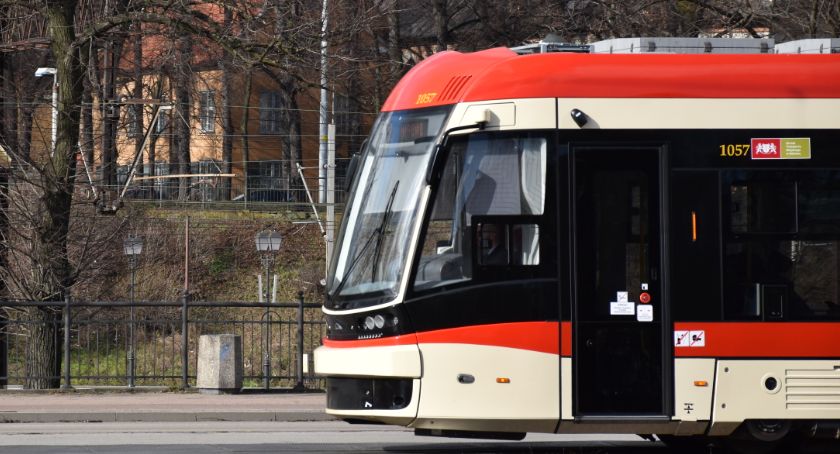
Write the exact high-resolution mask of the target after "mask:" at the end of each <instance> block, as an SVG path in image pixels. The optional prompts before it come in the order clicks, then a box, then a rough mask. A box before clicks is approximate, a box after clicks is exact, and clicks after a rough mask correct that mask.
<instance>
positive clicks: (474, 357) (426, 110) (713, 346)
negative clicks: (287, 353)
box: [315, 48, 840, 450]
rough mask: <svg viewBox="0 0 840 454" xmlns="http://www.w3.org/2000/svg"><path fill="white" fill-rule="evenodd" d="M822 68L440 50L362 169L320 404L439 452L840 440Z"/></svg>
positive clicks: (832, 88)
mask: <svg viewBox="0 0 840 454" xmlns="http://www.w3.org/2000/svg"><path fill="white" fill-rule="evenodd" d="M838 81H840V55H772V54H771V55H766V54H765V55H746V54H745V55H714V54H713V55H703V54H699V55H687V54H646V55H618V54H615V55H606V54H585V53H568V52H564V53H539V54H533V55H520V54H518V53H516V52H514V51H512V50H510V49H506V48H499V49H491V50H486V51H482V52H475V53H469V54H462V53H458V52H442V53H439V54H436V55H434V56H432V57H431V58H428V59H426V60H424V61H423V62H421V63H420V64H418V65H417V66H416V67H415V68H413V69H412V70H411V71H410V72H409V73H408V74H407V75H406V76H405V77H404V78H403V79H402V81H401V82H400V83H399V84H398V85H397V86H396V87H395V88H394V90H393V92H392V93H391V95H390V97H389V98H388V100H387V102H386V103H385V105H384V108H383V109H382V113H381V115H380V117H379V119H378V120H377V122H376V124H375V126H374V128H373V131H372V133H371V136H370V138H369V140H368V141H367V143H366V146H365V148H364V150H363V151H362V153H361V154H360V156H359V159H358V165H357V167H356V170H355V172H354V174H355V177H354V180H353V186H352V195H351V197H350V199H349V201H348V203H347V205H346V211H345V214H344V217H343V221H342V227H341V231H340V234H339V238H338V241H337V246H336V253H335V256H334V257H333V259H332V264H331V271H330V273H329V276H328V283H327V293H328V295H327V298H326V302H325V304H324V312H325V314H326V318H327V324H328V334H327V337H326V339H325V340H324V342H323V346H321V347H320V348H318V349H317V350H316V352H315V369H316V372H317V373H318V374H320V375H322V376H324V377H326V382H327V388H328V390H327V407H328V410H327V411H328V412H329V413H330V414H333V415H335V416H337V417H339V418H342V419H346V420H349V421H368V422H384V423H389V424H400V425H405V426H408V427H412V428H414V429H416V431H417V433H418V434H426V435H441V436H479V437H488V438H493V437H502V438H511V437H513V438H515V437H521V436H523V434H524V433H526V432H548V433H555V432H556V433H584V432H585V433H598V432H604V433H638V434H657V435H660V438H662V439H664V440H666V441H668V442H671V443H680V442H704V443H705V442H708V441H709V440H712V441H714V440H722V439H738V440H741V441H744V442H745V443H748V444H747V446H750V445H749V444H750V443H751V444H752V446H751V447H754V448H757V449H761V450H763V449H765V448H770V447H774V446H776V445H777V444H779V443H782V442H784V441H785V440H789V439H791V438H793V437H799V436H802V435H814V434H816V435H819V434H821V433H832V434H833V433H835V432H836V431H837V430H838V429H840V83H838Z"/></svg>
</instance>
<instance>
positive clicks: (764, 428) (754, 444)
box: [725, 419, 801, 454]
mask: <svg viewBox="0 0 840 454" xmlns="http://www.w3.org/2000/svg"><path fill="white" fill-rule="evenodd" d="M798 435H801V434H800V432H799V431H798V430H797V428H796V427H794V425H793V423H792V422H791V421H788V420H779V419H766V420H750V421H744V423H743V424H741V425H740V426H739V427H738V429H737V430H735V432H734V433H733V434H732V435H730V436H729V438H727V439H726V442H725V447H726V448H727V450H728V451H731V452H733V453H737V454H770V453H788V452H791V451H790V450H791V448H795V447H796V444H797V442H799V441H800V438H801V437H800V436H798Z"/></svg>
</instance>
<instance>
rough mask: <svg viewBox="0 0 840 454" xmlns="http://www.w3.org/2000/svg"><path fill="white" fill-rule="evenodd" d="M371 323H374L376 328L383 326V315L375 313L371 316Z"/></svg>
mask: <svg viewBox="0 0 840 454" xmlns="http://www.w3.org/2000/svg"><path fill="white" fill-rule="evenodd" d="M373 324H374V325H376V327H377V328H379V329H382V328H383V327H384V326H385V317H383V316H382V315H381V314H377V315H376V316H375V317H373Z"/></svg>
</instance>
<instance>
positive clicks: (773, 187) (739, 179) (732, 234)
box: [723, 170, 840, 321]
mask: <svg viewBox="0 0 840 454" xmlns="http://www.w3.org/2000/svg"><path fill="white" fill-rule="evenodd" d="M723 182H724V185H725V187H724V194H725V197H726V199H725V203H726V204H727V205H728V207H727V206H724V212H725V213H726V212H728V213H729V222H728V224H729V225H728V226H724V238H725V243H724V254H725V257H724V273H723V276H724V283H725V284H724V309H725V316H726V318H727V319H735V320H751V319H752V320H765V321H773V320H779V321H781V320H812V319H825V318H840V305H839V304H840V227H838V226H840V171H836V170H818V171H785V172H777V171H757V170H756V171H743V170H742V171H728V172H724V174H723ZM727 196H728V197H727Z"/></svg>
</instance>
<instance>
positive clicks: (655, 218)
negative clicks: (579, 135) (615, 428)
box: [571, 146, 670, 419]
mask: <svg viewBox="0 0 840 454" xmlns="http://www.w3.org/2000/svg"><path fill="white" fill-rule="evenodd" d="M662 154H663V150H662V149H660V148H658V147H593V146H572V147H571V160H572V179H571V186H572V187H571V190H572V193H573V198H572V206H573V208H572V212H573V213H572V214H573V219H574V220H573V223H574V225H573V245H572V247H573V251H574V252H573V253H574V267H573V269H574V280H573V282H574V305H573V309H572V322H573V323H572V331H573V333H572V336H573V344H572V345H573V349H574V350H573V355H574V356H573V360H572V361H573V362H572V363H573V366H572V367H573V374H574V375H573V376H574V380H573V382H574V383H573V389H574V403H573V405H574V412H575V417H576V418H578V419H587V418H590V419H598V418H599V417H608V418H616V417H619V418H620V417H621V416H628V417H629V416H633V417H634V418H638V417H645V416H648V417H652V418H654V419H658V418H657V417H664V416H665V415H666V414H668V413H670V411H669V410H668V408H669V407H668V405H667V401H669V400H670V397H666V396H670V394H666V392H667V393H670V378H669V376H668V375H666V374H668V373H669V372H668V370H670V367H666V358H670V356H667V357H666V351H665V347H666V345H670V344H665V339H666V338H668V339H670V334H668V333H666V332H665V331H664V330H665V329H666V327H667V324H666V323H665V322H666V321H667V319H666V318H665V317H663V315H664V314H663V307H664V306H665V304H664V301H663V299H664V294H663V276H662V266H661V265H662V264H661V263H660V262H661V260H662V259H661V255H662V254H661V251H662V244H663V240H662V235H661V232H660V217H661V216H662V213H660V211H661V208H660V207H661V187H662V186H663V185H662V184H661V181H660V178H661V177H660V174H661V172H660V166H661V160H662ZM666 334H668V335H667V336H666ZM668 354H669V355H670V353H668ZM668 364H670V363H668ZM666 387H668V389H666Z"/></svg>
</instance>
